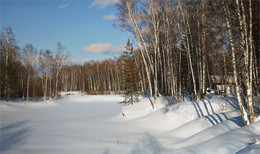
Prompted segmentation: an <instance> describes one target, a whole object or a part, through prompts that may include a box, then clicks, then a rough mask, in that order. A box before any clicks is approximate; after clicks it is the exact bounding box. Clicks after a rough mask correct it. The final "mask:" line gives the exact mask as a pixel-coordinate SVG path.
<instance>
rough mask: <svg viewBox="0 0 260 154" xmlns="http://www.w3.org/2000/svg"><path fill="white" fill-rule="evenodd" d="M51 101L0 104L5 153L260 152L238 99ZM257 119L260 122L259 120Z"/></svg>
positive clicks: (257, 126) (258, 125) (255, 129)
mask: <svg viewBox="0 0 260 154" xmlns="http://www.w3.org/2000/svg"><path fill="white" fill-rule="evenodd" d="M62 95H63V96H62V98H60V99H58V100H51V101H47V102H36V103H32V102H29V103H26V102H16V103H15V102H1V103H0V116H1V121H0V122H1V123H0V124H1V133H0V135H1V138H0V139H1V153H28V154H30V153H32V154H33V153H102V154H103V153H156V154H157V153H260V146H259V140H260V131H259V130H260V121H257V122H255V123H254V124H252V125H249V126H246V127H245V126H243V121H242V118H241V116H240V112H239V110H238V109H239V108H238V105H237V102H236V99H235V98H232V97H227V98H224V97H222V96H217V95H207V98H206V100H204V101H200V100H199V101H196V102H195V101H185V102H181V103H177V104H174V105H171V106H169V108H168V109H169V111H168V112H166V104H168V103H169V102H168V100H167V99H166V98H165V97H159V98H158V99H157V100H156V102H155V108H154V109H153V108H152V106H151V102H150V100H149V99H148V98H145V99H140V101H139V102H138V103H134V105H122V104H119V103H118V102H120V101H122V100H123V99H124V98H123V97H121V96H119V95H82V94H81V93H77V92H73V95H72V94H69V95H68V93H63V94H62ZM256 119H257V120H259V119H260V118H259V117H258V118H256Z"/></svg>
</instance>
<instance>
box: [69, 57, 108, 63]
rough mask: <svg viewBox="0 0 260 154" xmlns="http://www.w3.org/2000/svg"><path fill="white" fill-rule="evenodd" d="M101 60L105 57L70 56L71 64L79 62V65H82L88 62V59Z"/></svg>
mask: <svg viewBox="0 0 260 154" xmlns="http://www.w3.org/2000/svg"><path fill="white" fill-rule="evenodd" d="M92 60H94V61H102V60H105V58H73V57H72V58H70V63H71V64H79V65H83V64H84V63H85V62H89V61H92Z"/></svg>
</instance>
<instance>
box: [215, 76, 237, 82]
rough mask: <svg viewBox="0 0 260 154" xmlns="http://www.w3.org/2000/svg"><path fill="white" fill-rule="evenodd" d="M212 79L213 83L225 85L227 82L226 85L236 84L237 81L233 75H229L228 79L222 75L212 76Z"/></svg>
mask: <svg viewBox="0 0 260 154" xmlns="http://www.w3.org/2000/svg"><path fill="white" fill-rule="evenodd" d="M210 78H211V80H212V82H213V83H225V82H224V81H225V80H226V83H235V79H234V77H233V76H231V75H228V76H227V77H226V78H225V76H221V75H211V76H210Z"/></svg>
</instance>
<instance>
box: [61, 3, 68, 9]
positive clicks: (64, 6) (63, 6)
mask: <svg viewBox="0 0 260 154" xmlns="http://www.w3.org/2000/svg"><path fill="white" fill-rule="evenodd" d="M68 6H69V4H68V3H66V4H63V5H60V6H59V9H64V8H66V7H68Z"/></svg>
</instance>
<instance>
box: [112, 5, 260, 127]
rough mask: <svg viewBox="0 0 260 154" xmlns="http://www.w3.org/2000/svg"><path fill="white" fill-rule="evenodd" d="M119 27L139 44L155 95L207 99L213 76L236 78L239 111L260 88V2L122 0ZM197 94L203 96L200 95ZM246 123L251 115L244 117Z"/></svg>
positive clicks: (250, 100)
mask: <svg viewBox="0 0 260 154" xmlns="http://www.w3.org/2000/svg"><path fill="white" fill-rule="evenodd" d="M117 8H118V18H119V21H118V22H117V23H115V26H117V27H118V28H120V29H122V30H123V31H126V32H127V33H129V35H131V36H132V38H133V40H134V41H135V43H136V44H137V45H138V47H139V54H140V55H141V59H142V65H143V67H144V72H145V78H144V76H143V79H146V81H147V82H146V83H147V87H146V88H148V89H149V92H150V94H151V97H152V98H151V100H152V104H153V102H154V101H153V100H154V99H156V98H157V96H159V95H160V94H161V95H169V94H170V95H171V96H172V98H173V102H178V101H180V100H181V95H182V94H183V93H186V92H189V93H190V94H193V96H194V97H193V99H194V100H196V99H198V96H200V98H201V99H204V98H205V94H206V88H207V87H210V86H212V84H211V83H212V82H211V75H220V76H222V78H223V79H222V80H223V83H227V82H228V81H227V76H229V75H232V76H233V77H234V84H235V86H236V94H237V97H238V102H239V105H240V109H241V113H242V114H243V115H244V114H246V113H245V107H248V108H249V112H250V119H249V121H250V122H253V121H254V111H253V95H254V94H256V92H259V68H260V67H259V64H260V60H259V59H260V55H259V54H260V52H259V47H260V46H259V44H260V42H259V38H260V37H259V34H260V33H259V1H256V0H214V1H213V0H143V1H140V0H120V1H119V3H118V4H117ZM198 94H199V95H198ZM244 122H245V123H247V122H248V120H247V119H244Z"/></svg>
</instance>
